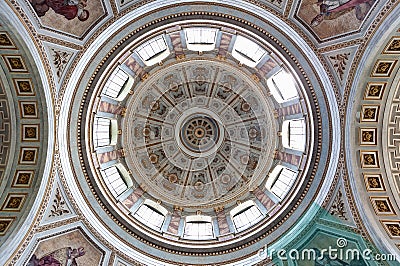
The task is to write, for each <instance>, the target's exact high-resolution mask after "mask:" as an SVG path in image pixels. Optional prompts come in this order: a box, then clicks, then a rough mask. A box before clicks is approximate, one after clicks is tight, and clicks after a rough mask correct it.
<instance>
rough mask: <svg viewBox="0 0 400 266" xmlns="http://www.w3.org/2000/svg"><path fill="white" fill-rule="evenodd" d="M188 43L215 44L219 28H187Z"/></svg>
mask: <svg viewBox="0 0 400 266" xmlns="http://www.w3.org/2000/svg"><path fill="white" fill-rule="evenodd" d="M185 33H186V41H187V43H188V44H206V45H209V44H215V37H216V33H217V30H216V29H212V28H189V29H186V30H185Z"/></svg>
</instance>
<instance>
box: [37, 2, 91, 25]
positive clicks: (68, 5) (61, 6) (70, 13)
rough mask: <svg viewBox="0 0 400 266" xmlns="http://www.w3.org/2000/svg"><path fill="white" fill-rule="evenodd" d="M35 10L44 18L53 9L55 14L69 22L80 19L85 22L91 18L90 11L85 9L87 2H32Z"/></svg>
mask: <svg viewBox="0 0 400 266" xmlns="http://www.w3.org/2000/svg"><path fill="white" fill-rule="evenodd" d="M30 2H31V4H32V6H33V9H34V10H35V12H36V14H37V15H38V16H39V17H42V16H44V15H45V14H46V12H47V11H48V10H49V9H50V8H51V9H52V10H53V11H54V12H55V13H57V14H59V15H62V16H64V17H65V18H66V19H68V20H72V19H74V18H78V19H79V20H80V21H85V20H87V19H88V18H89V11H88V10H87V9H85V7H86V6H87V0H30Z"/></svg>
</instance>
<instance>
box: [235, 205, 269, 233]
mask: <svg viewBox="0 0 400 266" xmlns="http://www.w3.org/2000/svg"><path fill="white" fill-rule="evenodd" d="M262 218H263V215H262V213H261V211H260V210H259V209H258V208H257V206H255V205H250V206H248V207H246V208H244V209H243V210H241V211H240V212H239V213H237V214H235V215H234V216H233V223H234V224H235V227H236V230H237V231H238V232H240V231H243V230H245V229H247V228H249V227H250V226H252V225H254V224H256V223H257V222H258V221H260V220H261V219H262Z"/></svg>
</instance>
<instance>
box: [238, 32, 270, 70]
mask: <svg viewBox="0 0 400 266" xmlns="http://www.w3.org/2000/svg"><path fill="white" fill-rule="evenodd" d="M265 53H266V51H265V50H264V49H263V48H262V47H261V46H260V45H258V44H257V43H255V42H253V41H252V40H249V39H247V38H245V37H243V36H240V35H237V36H236V41H235V44H234V46H233V50H232V56H233V57H235V58H236V59H237V60H239V61H240V62H241V63H242V64H245V65H247V66H249V67H255V66H256V65H257V64H258V63H259V62H260V61H261V59H262V58H263V56H264V55H265Z"/></svg>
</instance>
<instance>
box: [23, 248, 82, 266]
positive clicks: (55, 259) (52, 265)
mask: <svg viewBox="0 0 400 266" xmlns="http://www.w3.org/2000/svg"><path fill="white" fill-rule="evenodd" d="M83 255H85V251H84V250H83V248H82V247H80V248H78V249H76V248H74V249H72V248H71V247H67V248H61V249H57V250H55V251H53V252H51V253H49V254H47V255H44V256H42V257H41V258H37V257H36V255H35V254H34V255H33V256H32V257H31V259H30V260H29V262H28V264H27V266H39V265H40V266H78V264H77V262H76V258H78V257H81V256H83Z"/></svg>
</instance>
